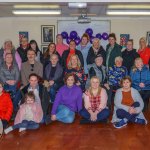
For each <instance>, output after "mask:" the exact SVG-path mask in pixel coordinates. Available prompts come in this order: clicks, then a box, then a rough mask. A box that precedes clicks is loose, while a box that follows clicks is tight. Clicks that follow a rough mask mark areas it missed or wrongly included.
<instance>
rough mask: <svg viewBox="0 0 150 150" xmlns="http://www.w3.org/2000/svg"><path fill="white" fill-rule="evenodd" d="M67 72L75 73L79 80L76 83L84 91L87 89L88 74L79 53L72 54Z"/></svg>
mask: <svg viewBox="0 0 150 150" xmlns="http://www.w3.org/2000/svg"><path fill="white" fill-rule="evenodd" d="M65 73H73V74H74V75H75V78H76V81H77V83H76V85H78V86H80V87H81V89H82V91H84V90H85V83H86V75H85V74H84V69H83V67H81V63H80V60H79V58H78V56H77V55H75V54H73V55H71V57H70V60H69V62H68V67H67V69H66V70H65Z"/></svg>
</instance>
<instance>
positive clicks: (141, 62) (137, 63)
mask: <svg viewBox="0 0 150 150" xmlns="http://www.w3.org/2000/svg"><path fill="white" fill-rule="evenodd" d="M135 67H136V68H138V69H141V68H142V67H143V61H142V59H136V60H135Z"/></svg>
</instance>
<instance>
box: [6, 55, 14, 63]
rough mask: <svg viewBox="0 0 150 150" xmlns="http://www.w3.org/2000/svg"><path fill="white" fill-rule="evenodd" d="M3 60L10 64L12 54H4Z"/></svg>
mask: <svg viewBox="0 0 150 150" xmlns="http://www.w3.org/2000/svg"><path fill="white" fill-rule="evenodd" d="M5 62H6V64H12V62H13V56H12V54H6V56H5Z"/></svg>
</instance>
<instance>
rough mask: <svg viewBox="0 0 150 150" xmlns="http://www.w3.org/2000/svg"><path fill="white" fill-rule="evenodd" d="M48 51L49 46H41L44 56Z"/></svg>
mask: <svg viewBox="0 0 150 150" xmlns="http://www.w3.org/2000/svg"><path fill="white" fill-rule="evenodd" d="M47 49H48V45H41V52H42V53H43V54H44V53H45V52H46V50H47Z"/></svg>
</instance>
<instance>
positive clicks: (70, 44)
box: [69, 41, 76, 50]
mask: <svg viewBox="0 0 150 150" xmlns="http://www.w3.org/2000/svg"><path fill="white" fill-rule="evenodd" d="M69 48H70V49H71V50H75V49H76V43H75V42H74V41H71V42H70V43H69Z"/></svg>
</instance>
